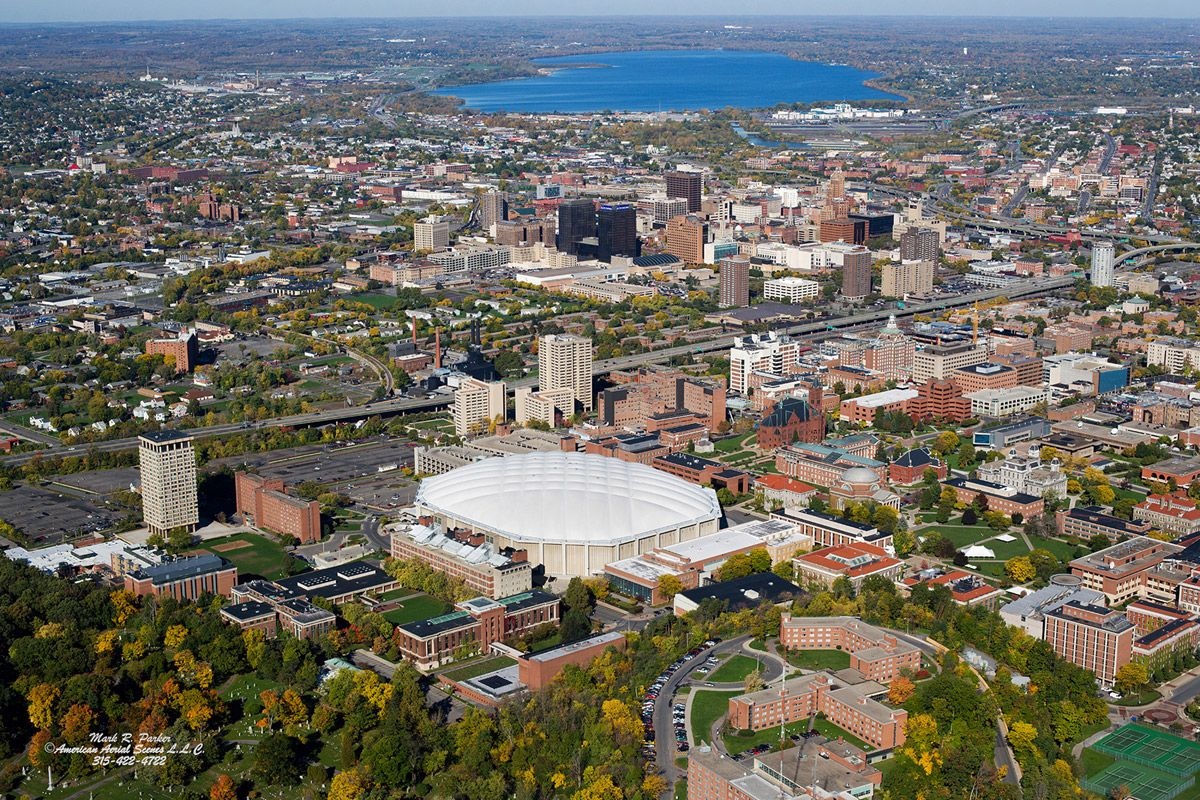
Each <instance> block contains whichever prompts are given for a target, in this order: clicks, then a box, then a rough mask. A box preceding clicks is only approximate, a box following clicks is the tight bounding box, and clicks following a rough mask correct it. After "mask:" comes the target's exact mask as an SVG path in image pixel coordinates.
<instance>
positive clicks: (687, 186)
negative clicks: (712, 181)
mask: <svg viewBox="0 0 1200 800" xmlns="http://www.w3.org/2000/svg"><path fill="white" fill-rule="evenodd" d="M703 188H704V176H702V175H701V174H700V173H699V172H668V173H667V197H682V198H683V199H684V200H687V201H688V213H690V214H695V213H696V212H697V211H699V210H700V193H701V191H702V190H703Z"/></svg>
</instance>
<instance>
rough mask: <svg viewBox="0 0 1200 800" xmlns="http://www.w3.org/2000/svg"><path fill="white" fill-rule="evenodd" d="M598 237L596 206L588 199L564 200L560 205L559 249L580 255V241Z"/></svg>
mask: <svg viewBox="0 0 1200 800" xmlns="http://www.w3.org/2000/svg"><path fill="white" fill-rule="evenodd" d="M595 235H596V204H595V203H593V202H592V201H591V200H588V199H587V198H584V197H581V198H579V199H577V200H564V201H563V202H561V203H559V205H558V249H559V250H560V251H561V252H563V253H568V254H570V255H573V256H574V255H578V254H579V240H580V239H587V238H589V237H592V236H595Z"/></svg>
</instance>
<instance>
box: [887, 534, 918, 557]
mask: <svg viewBox="0 0 1200 800" xmlns="http://www.w3.org/2000/svg"><path fill="white" fill-rule="evenodd" d="M892 547H894V548H895V550H896V556H897V557H899V558H906V557H908V555H909V553H911V552H912V551H913V550H915V549H916V547H917V537H916V536H915V535H914V534H913V533H912V531H909V530H908V529H907V528H904V529H902V530H898V531H896V533H895V534H894V535H893V536H892Z"/></svg>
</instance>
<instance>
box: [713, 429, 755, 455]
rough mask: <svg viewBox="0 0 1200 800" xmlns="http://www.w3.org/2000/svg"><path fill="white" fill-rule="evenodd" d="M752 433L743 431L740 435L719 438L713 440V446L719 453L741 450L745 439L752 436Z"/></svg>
mask: <svg viewBox="0 0 1200 800" xmlns="http://www.w3.org/2000/svg"><path fill="white" fill-rule="evenodd" d="M753 435H754V434H753V433H743V434H741V435H740V436H730V437H729V438H728V439H721V440H720V441H718V442H715V443H714V444H713V446H714V447H715V448H716V449H717V450H718V451H719V452H721V453H732V452H734V451H735V450H743V449H745V447H744V446H743V445H744V443H745V442H746V440H747V439H749V438H750V437H751V436H753Z"/></svg>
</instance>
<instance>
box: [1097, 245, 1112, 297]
mask: <svg viewBox="0 0 1200 800" xmlns="http://www.w3.org/2000/svg"><path fill="white" fill-rule="evenodd" d="M1113 250H1114V248H1113V243H1112V242H1096V243H1095V244H1093V245H1092V286H1112V285H1113V282H1114V278H1115V276H1114V274H1113Z"/></svg>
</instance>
